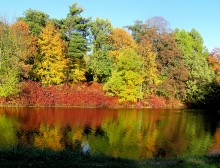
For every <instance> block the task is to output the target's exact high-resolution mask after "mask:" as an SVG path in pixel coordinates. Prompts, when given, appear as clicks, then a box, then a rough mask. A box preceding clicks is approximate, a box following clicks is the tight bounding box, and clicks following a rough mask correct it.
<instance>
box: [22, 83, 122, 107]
mask: <svg viewBox="0 0 220 168" xmlns="http://www.w3.org/2000/svg"><path fill="white" fill-rule="evenodd" d="M102 87H103V85H102V84H98V83H85V84H74V85H70V86H68V85H62V86H41V85H40V84H39V83H36V82H32V81H28V82H25V83H23V85H22V92H21V93H20V96H19V97H20V99H19V102H20V104H21V105H25V106H54V105H57V106H84V107H89V106H92V107H113V106H117V105H118V103H117V99H116V98H114V97H109V96H106V95H105V93H104V91H103V89H102Z"/></svg>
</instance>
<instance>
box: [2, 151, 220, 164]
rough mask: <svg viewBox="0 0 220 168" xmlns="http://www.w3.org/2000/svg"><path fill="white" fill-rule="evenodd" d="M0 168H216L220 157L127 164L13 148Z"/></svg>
mask: <svg viewBox="0 0 220 168" xmlns="http://www.w3.org/2000/svg"><path fill="white" fill-rule="evenodd" d="M0 167H1V168H7V167H20V168H23V167H34V168H35V167H39V168H55V167H74V168H75V167H81V168H88V167H113V168H133V167H134V168H139V167H140V168H148V167H149V168H154V167H156V168H170V167H172V168H175V167H177V168H200V167H201V168H218V167H220V156H219V155H215V156H214V155H213V156H198V157H187V158H174V159H145V160H130V159H122V158H112V157H108V156H102V155H88V154H82V153H81V152H76V151H68V150H65V151H57V152H56V151H52V150H49V149H44V150H39V149H33V148H31V149H28V148H20V147H16V148H13V149H4V150H0Z"/></svg>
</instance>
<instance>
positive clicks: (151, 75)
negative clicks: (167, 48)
mask: <svg viewBox="0 0 220 168" xmlns="http://www.w3.org/2000/svg"><path fill="white" fill-rule="evenodd" d="M138 53H139V55H141V56H142V62H143V64H142V74H143V83H142V87H141V89H142V91H143V92H144V95H145V96H147V95H149V94H152V93H154V92H155V90H156V87H155V86H156V85H157V84H158V83H159V79H158V70H157V65H156V61H155V60H156V53H154V52H153V51H152V46H151V44H150V42H149V41H148V40H147V39H146V38H143V39H142V40H141V41H140V43H139V44H138Z"/></svg>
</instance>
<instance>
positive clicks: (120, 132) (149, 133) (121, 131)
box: [0, 110, 220, 158]
mask: <svg viewBox="0 0 220 168" xmlns="http://www.w3.org/2000/svg"><path fill="white" fill-rule="evenodd" d="M0 121H2V122H0V131H1V132H3V134H5V137H9V141H10V143H9V144H14V143H17V141H19V143H20V144H22V143H23V144H24V145H27V144H28V145H33V146H36V147H40V148H52V149H54V150H61V149H64V148H68V149H74V150H81V148H82V146H81V145H82V143H88V144H89V147H90V149H91V152H92V153H104V154H107V155H112V156H116V157H126V158H146V157H170V156H188V155H197V154H204V153H206V151H207V150H208V149H209V148H210V146H213V143H214V142H213V137H212V136H211V133H210V132H209V129H207V127H208V126H207V123H206V122H207V119H204V117H203V115H199V114H195V113H192V112H187V111H180V110H174V111H173V110H170V111H169V110H149V111H146V110H120V111H119V112H118V116H117V118H115V117H109V118H108V117H107V118H105V119H103V120H102V122H101V124H98V125H96V124H84V125H83V124H80V123H79V122H72V123H70V122H69V121H68V123H67V124H65V125H64V124H61V125H58V124H54V123H50V122H48V123H46V122H44V124H43V122H41V124H40V126H39V127H35V128H27V127H25V126H23V125H22V124H19V127H18V126H15V125H18V124H17V122H15V121H16V120H15V121H14V120H11V119H9V118H7V117H2V118H0ZM20 121H21V120H20ZM74 121H75V120H74ZM6 123H8V125H7V124H6ZM209 123H210V122H209ZM5 125H7V126H5ZM15 128H17V133H16V130H15ZM6 130H9V131H8V132H6ZM4 132H5V133H4ZM9 132H10V134H9ZM217 132H220V131H217ZM217 132H216V134H215V139H216V142H215V145H214V146H216V148H217V147H218V146H220V145H218V143H219V141H220V138H218V137H220V136H218V135H219V134H220V133H219V134H218V133H217ZM10 136H11V139H10ZM16 136H17V138H16ZM1 138H2V137H0V140H1ZM17 139H18V140H17ZM14 140H15V141H14ZM1 141H3V140H1ZM9 141H8V142H9ZM219 144H220V143H219Z"/></svg>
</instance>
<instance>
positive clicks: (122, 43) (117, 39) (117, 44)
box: [108, 28, 137, 58]
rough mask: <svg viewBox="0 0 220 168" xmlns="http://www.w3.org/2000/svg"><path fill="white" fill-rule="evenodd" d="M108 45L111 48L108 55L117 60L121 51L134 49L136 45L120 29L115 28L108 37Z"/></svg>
mask: <svg viewBox="0 0 220 168" xmlns="http://www.w3.org/2000/svg"><path fill="white" fill-rule="evenodd" d="M108 41H109V44H110V45H111V46H112V51H111V52H110V55H111V56H113V57H114V58H117V57H118V55H119V53H120V51H121V50H125V49H131V48H132V49H136V48H137V44H136V42H135V41H134V39H133V38H132V36H131V35H130V34H129V33H128V32H127V31H126V30H124V29H122V28H116V29H114V30H113V31H112V33H111V34H110V35H109V37H108Z"/></svg>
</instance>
